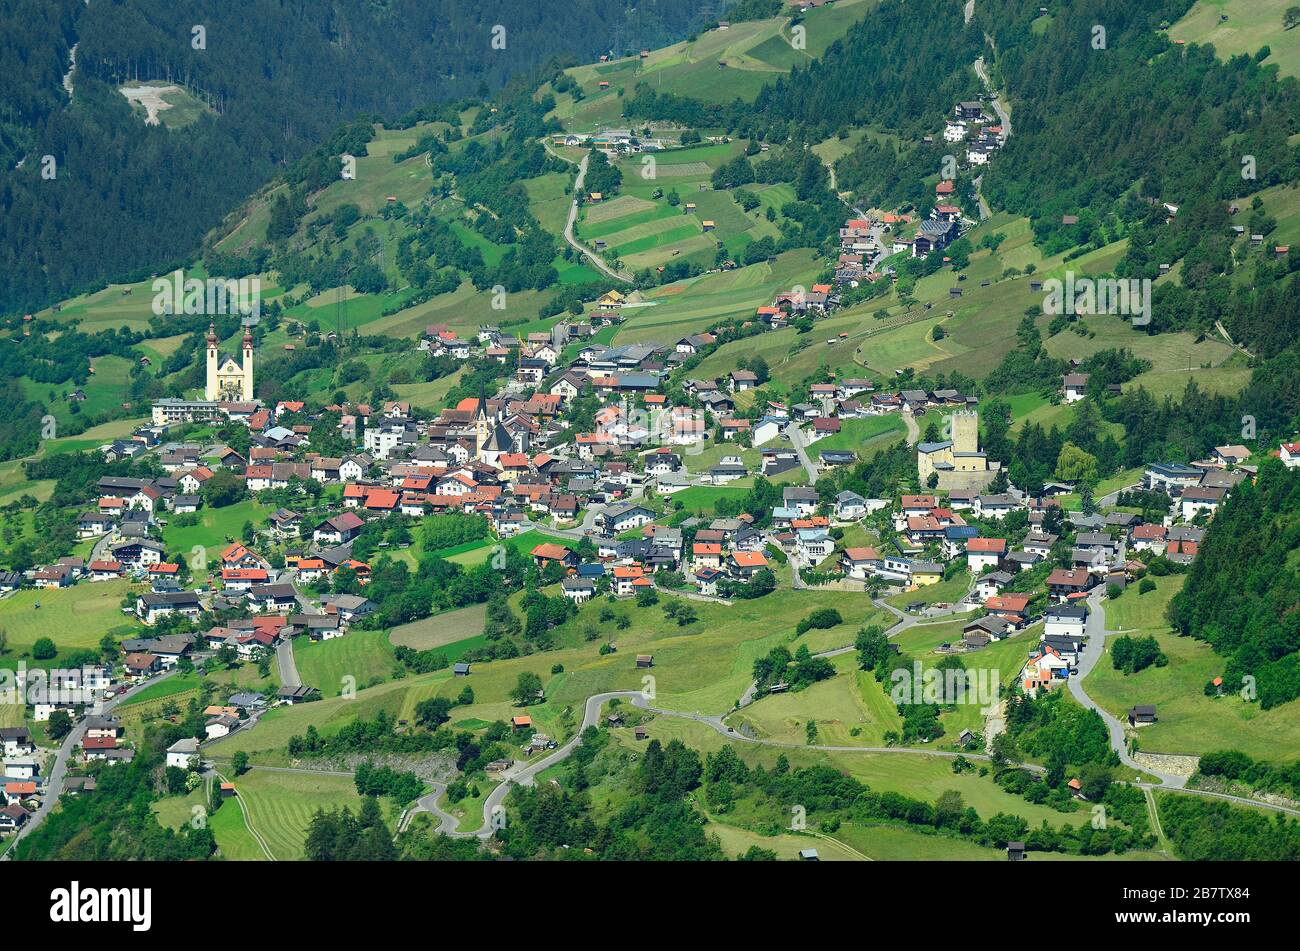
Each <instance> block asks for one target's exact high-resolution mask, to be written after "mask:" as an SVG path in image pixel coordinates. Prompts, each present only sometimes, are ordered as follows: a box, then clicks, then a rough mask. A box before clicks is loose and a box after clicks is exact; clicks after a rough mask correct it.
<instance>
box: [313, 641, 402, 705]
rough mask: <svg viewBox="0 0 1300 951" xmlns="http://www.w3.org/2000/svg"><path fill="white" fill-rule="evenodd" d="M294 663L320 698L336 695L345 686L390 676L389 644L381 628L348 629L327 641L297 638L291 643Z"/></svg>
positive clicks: (392, 664) (363, 685)
mask: <svg viewBox="0 0 1300 951" xmlns="http://www.w3.org/2000/svg"><path fill="white" fill-rule="evenodd" d="M293 660H294V666H296V667H297V668H298V676H299V677H301V678H302V682H303V683H305V684H311V686H313V687H316V688H318V689H319V690H320V692H321V696H322V697H337V696H339V695H340V694H341V693H342V692H343V691H344V690H345V689H348V688H355V689H360V688H363V687H366V686H368V685H369V684H370V683H371V682H372V681H378V680H385V679H387V678H388V677H390V676H392V672H393V667H394V661H393V652H392V646H391V645H390V644H389V642H388V637H387V635H386V634H385V632H384V631H350V632H348V633H347V634H345V635H344V636H343V637H335V638H331V639H330V640H327V641H314V642H313V641H310V640H308V639H307V638H305V637H299V638H297V639H296V640H295V641H294V644H293Z"/></svg>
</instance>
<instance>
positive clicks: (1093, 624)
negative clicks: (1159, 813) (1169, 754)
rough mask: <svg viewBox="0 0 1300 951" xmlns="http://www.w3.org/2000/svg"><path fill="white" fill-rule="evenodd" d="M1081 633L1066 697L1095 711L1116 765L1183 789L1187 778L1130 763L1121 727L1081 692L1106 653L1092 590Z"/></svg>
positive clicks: (1102, 613) (1101, 612) (1097, 597)
mask: <svg viewBox="0 0 1300 951" xmlns="http://www.w3.org/2000/svg"><path fill="white" fill-rule="evenodd" d="M1085 633H1086V634H1087V640H1086V641H1085V643H1084V647H1083V653H1082V654H1080V655H1079V672H1078V673H1077V674H1075V675H1074V676H1072V677H1070V679H1069V681H1068V684H1069V687H1070V693H1071V694H1072V695H1073V696H1074V699H1076V700H1078V701H1079V702H1080V703H1081V704H1083V705H1084V706H1085V707H1087V708H1088V709H1089V710H1096V711H1097V713H1098V714H1099V715H1100V716H1101V718H1102V720H1103V721H1105V723H1106V730H1107V732H1108V733H1109V734H1110V745H1111V748H1112V749H1114V750H1115V753H1116V755H1118V756H1119V759H1120V762H1121V763H1123V764H1124V765H1125V766H1128V767H1129V768H1131V769H1136V770H1139V771H1141V772H1144V773H1150V774H1152V775H1154V776H1159V777H1160V784H1161V786H1163V787H1165V788H1173V789H1181V788H1183V787H1184V786H1186V785H1187V777H1186V776H1179V775H1177V774H1175V773H1166V772H1161V771H1160V770H1157V769H1153V768H1152V767H1149V766H1143V765H1141V764H1140V763H1138V762H1137V761H1136V760H1134V759H1133V757H1132V756H1130V755H1129V752H1128V744H1127V743H1126V742H1125V740H1124V724H1123V723H1121V722H1120V721H1119V720H1117V719H1115V717H1113V716H1111V715H1110V714H1109V713H1108V712H1106V710H1105V709H1103V708H1102V707H1101V706H1100V705H1099V704H1098V703H1097V702H1096V701H1095V700H1093V699H1092V698H1091V697H1089V696H1088V692H1087V690H1085V689H1084V686H1083V681H1084V678H1086V677H1087V676H1088V674H1089V673H1091V672H1092V669H1093V668H1094V667H1096V666H1097V662H1098V661H1099V660H1101V658H1102V656H1103V655H1104V654H1105V652H1106V610H1105V608H1104V607H1102V599H1101V593H1100V591H1099V590H1096V589H1094V591H1093V594H1092V596H1091V597H1089V598H1088V624H1087V628H1086V631H1085Z"/></svg>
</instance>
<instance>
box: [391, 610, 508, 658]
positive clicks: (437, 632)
mask: <svg viewBox="0 0 1300 951" xmlns="http://www.w3.org/2000/svg"><path fill="white" fill-rule="evenodd" d="M486 618H487V606H486V605H483V604H473V605H470V606H469V607H465V608H459V609H457V610H455V611H446V612H444V613H442V614H435V615H433V616H432V617H427V618H424V619H422V620H419V621H412V622H411V623H410V624H403V625H401V626H400V627H395V628H393V630H392V631H391V632H390V633H389V635H388V639H389V641H390V642H391V643H392V644H393V645H394V646H397V647H410V648H413V649H415V650H419V651H423V650H429V649H431V648H434V647H445V646H447V645H448V644H453V643H455V642H456V641H461V640H464V639H465V638H467V637H474V636H476V635H479V634H482V633H483V623H484V620H485V619H486Z"/></svg>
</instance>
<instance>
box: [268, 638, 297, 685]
mask: <svg viewBox="0 0 1300 951" xmlns="http://www.w3.org/2000/svg"><path fill="white" fill-rule="evenodd" d="M275 660H276V663H277V665H278V666H279V668H280V684H281V685H282V686H285V687H297V686H299V685H300V684H302V680H301V679H300V678H299V677H298V665H297V664H296V663H294V660H293V638H290V637H284V638H281V639H280V643H279V644H277V645H276V647H275Z"/></svg>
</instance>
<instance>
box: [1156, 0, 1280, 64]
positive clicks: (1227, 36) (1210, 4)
mask: <svg viewBox="0 0 1300 951" xmlns="http://www.w3.org/2000/svg"><path fill="white" fill-rule="evenodd" d="M1292 6H1295V4H1294V3H1293V2H1292V0H1197V3H1196V5H1195V6H1193V7H1192V9H1191V10H1189V11H1187V14H1186V15H1185V16H1184V17H1183V18H1182V19H1181V20H1179V21H1178V22H1177V23H1175V24H1174V25H1173V26H1172V27H1170V29H1169V37H1170V38H1171V39H1175V40H1185V41H1186V42H1188V43H1210V44H1213V46H1214V50H1215V52H1216V53H1218V54H1219V56H1220V58H1222V59H1227V58H1228V57H1231V56H1236V55H1238V54H1241V53H1246V54H1249V55H1254V53H1255V52H1256V51H1258V50H1260V49H1261V48H1263V47H1265V46H1267V47H1268V48H1269V49H1270V50H1271V51H1272V52H1271V53H1270V54H1269V57H1268V58H1267V59H1266V60H1264V63H1265V65H1268V64H1270V63H1276V64H1277V67H1278V69H1279V70H1280V71H1281V73H1282V75H1283V76H1296V75H1300V30H1296V29H1291V30H1284V29H1283V28H1282V15H1283V13H1285V11H1286V10H1287V8H1288V7H1292ZM1224 16H1226V17H1227V19H1222V20H1221V19H1220V17H1224Z"/></svg>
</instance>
